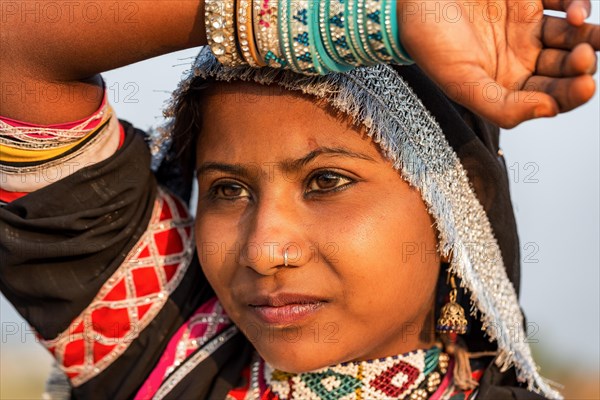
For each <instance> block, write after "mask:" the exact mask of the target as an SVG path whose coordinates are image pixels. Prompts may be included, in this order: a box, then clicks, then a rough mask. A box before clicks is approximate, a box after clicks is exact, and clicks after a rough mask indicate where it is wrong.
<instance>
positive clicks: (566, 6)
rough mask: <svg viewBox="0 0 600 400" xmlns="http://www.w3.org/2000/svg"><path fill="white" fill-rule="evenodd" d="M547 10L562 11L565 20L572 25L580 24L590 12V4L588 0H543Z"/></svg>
mask: <svg viewBox="0 0 600 400" xmlns="http://www.w3.org/2000/svg"><path fill="white" fill-rule="evenodd" d="M543 4H544V8H545V9H547V10H556V11H564V12H566V13H567V21H568V22H569V23H570V24H571V25H573V26H581V25H583V24H584V22H585V20H586V19H587V17H589V16H590V15H591V13H592V4H591V1H589V0H544V1H543Z"/></svg>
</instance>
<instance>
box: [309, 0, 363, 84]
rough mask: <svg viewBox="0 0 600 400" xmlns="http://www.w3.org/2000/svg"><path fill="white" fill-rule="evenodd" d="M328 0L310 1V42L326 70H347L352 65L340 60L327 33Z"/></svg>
mask: <svg viewBox="0 0 600 400" xmlns="http://www.w3.org/2000/svg"><path fill="white" fill-rule="evenodd" d="M328 16H329V0H320V1H318V2H317V1H312V2H311V9H310V17H309V20H310V21H311V29H310V31H311V32H312V35H311V37H310V42H311V45H312V48H313V49H314V51H315V54H316V57H317V59H318V61H319V62H320V63H321V64H322V65H323V66H324V67H325V68H326V69H327V72H330V71H333V72H347V71H350V70H351V69H352V68H353V66H352V65H350V64H348V63H346V62H344V61H341V62H340V59H339V55H338V54H337V53H336V52H335V50H334V47H333V43H332V42H331V39H330V37H329V35H328V33H329V23H328V22H329V18H328Z"/></svg>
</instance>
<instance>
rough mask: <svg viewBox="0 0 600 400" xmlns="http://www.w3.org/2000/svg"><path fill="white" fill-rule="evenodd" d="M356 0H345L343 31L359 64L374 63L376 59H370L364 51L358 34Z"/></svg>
mask: <svg viewBox="0 0 600 400" xmlns="http://www.w3.org/2000/svg"><path fill="white" fill-rule="evenodd" d="M357 3H358V0H346V4H345V10H344V19H345V20H346V26H345V27H344V28H345V32H346V38H347V39H348V40H349V43H348V44H349V46H350V51H352V54H353V55H354V57H355V58H356V60H357V61H358V63H359V65H374V64H377V62H376V61H373V60H371V59H370V57H369V56H368V54H366V53H365V51H364V48H363V46H362V44H361V43H360V39H359V36H358V22H357V12H356V8H358V4H357Z"/></svg>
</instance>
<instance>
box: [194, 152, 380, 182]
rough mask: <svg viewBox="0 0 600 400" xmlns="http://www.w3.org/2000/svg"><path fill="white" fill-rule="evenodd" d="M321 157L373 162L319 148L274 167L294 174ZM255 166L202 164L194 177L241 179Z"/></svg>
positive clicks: (366, 157) (363, 155)
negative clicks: (218, 175) (217, 175)
mask: <svg viewBox="0 0 600 400" xmlns="http://www.w3.org/2000/svg"><path fill="white" fill-rule="evenodd" d="M321 155H338V156H343V157H351V158H357V159H360V160H367V161H372V162H375V159H374V158H373V157H371V156H368V155H366V154H363V153H357V152H354V151H351V150H348V149H345V148H342V147H319V148H317V149H315V150H312V151H311V152H310V153H308V154H306V155H305V156H304V157H301V158H298V159H286V160H283V161H280V162H278V163H277V164H276V165H277V166H278V167H279V168H280V169H281V170H283V171H286V172H294V171H297V170H299V169H301V168H302V167H304V166H305V165H306V164H308V163H310V162H311V161H313V160H314V159H315V158H317V157H319V156H321ZM264 164H265V166H272V165H273V163H270V162H265V163H264ZM256 167H257V165H256V164H255V163H251V164H248V165H247V166H246V165H245V164H228V163H222V162H213V161H209V162H204V163H202V164H201V165H200V166H199V167H198V169H196V176H202V175H203V174H206V173H208V172H213V171H214V172H225V173H228V174H232V175H236V176H239V177H241V178H248V177H249V176H250V175H253V174H252V172H253V173H256Z"/></svg>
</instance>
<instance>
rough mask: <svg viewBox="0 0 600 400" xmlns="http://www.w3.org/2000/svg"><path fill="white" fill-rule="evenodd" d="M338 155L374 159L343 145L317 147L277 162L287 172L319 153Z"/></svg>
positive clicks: (307, 161)
mask: <svg viewBox="0 0 600 400" xmlns="http://www.w3.org/2000/svg"><path fill="white" fill-rule="evenodd" d="M324 154H327V155H339V156H344V157H351V158H358V159H361V160H367V161H373V162H375V159H374V158H373V157H371V156H368V155H366V154H363V153H357V152H354V151H351V150H348V149H345V148H343V147H318V148H316V149H315V150H313V151H311V152H310V153H308V154H307V155H305V156H304V157H302V158H298V159H287V160H283V161H281V162H279V163H278V165H279V167H280V168H281V169H282V170H284V171H287V172H293V171H297V170H299V169H300V168H302V167H304V166H305V165H306V164H308V163H309V162H311V161H312V160H314V159H315V158H317V157H318V156H320V155H324Z"/></svg>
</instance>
